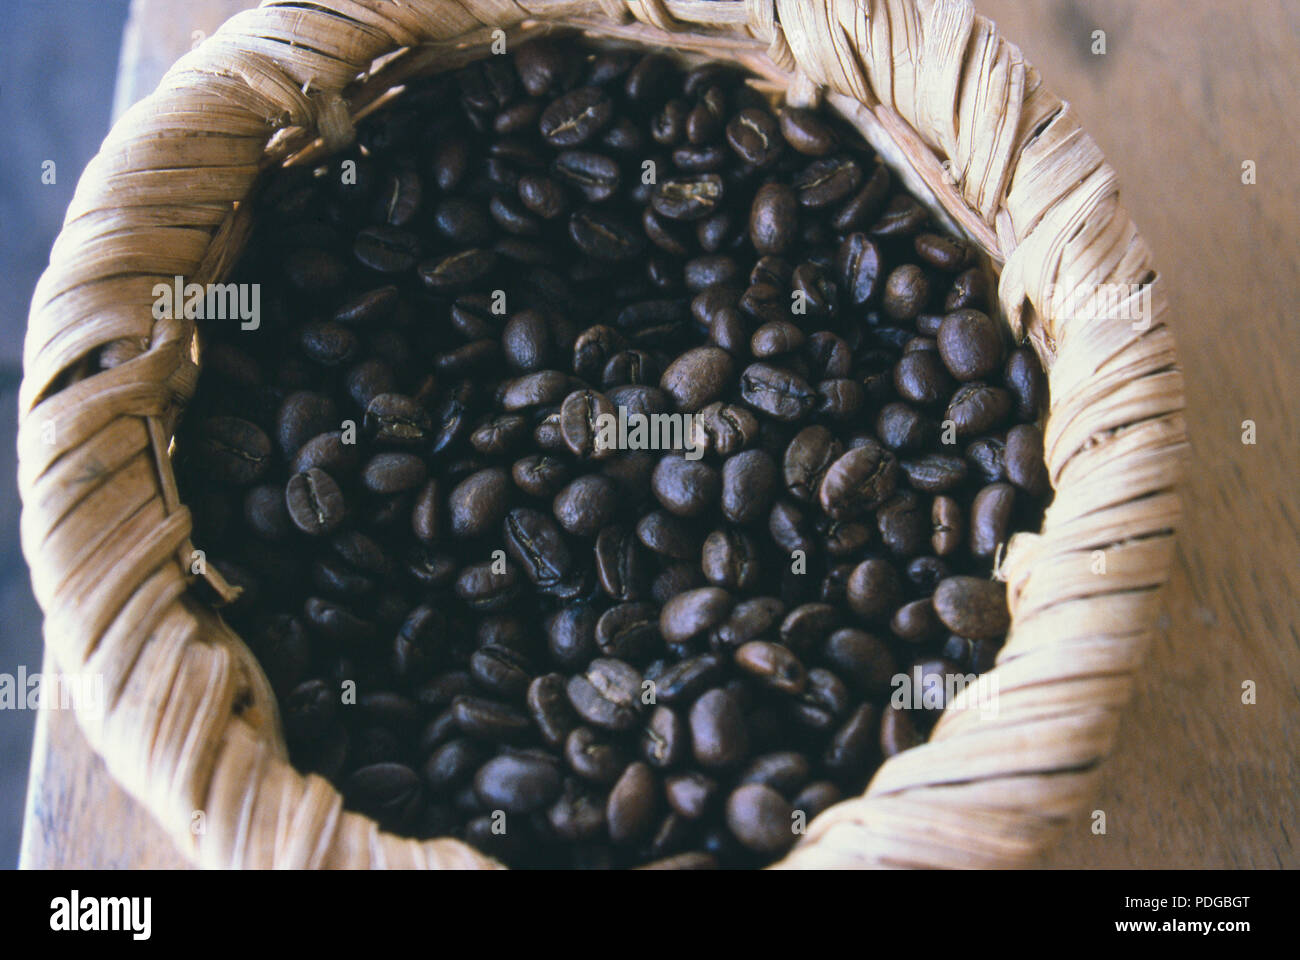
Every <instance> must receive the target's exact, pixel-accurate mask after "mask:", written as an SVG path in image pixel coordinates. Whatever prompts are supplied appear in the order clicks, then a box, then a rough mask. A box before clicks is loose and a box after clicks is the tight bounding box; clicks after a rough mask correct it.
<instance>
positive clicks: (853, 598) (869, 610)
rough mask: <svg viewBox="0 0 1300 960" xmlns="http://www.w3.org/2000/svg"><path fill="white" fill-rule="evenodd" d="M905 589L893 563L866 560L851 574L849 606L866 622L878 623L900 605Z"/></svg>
mask: <svg viewBox="0 0 1300 960" xmlns="http://www.w3.org/2000/svg"><path fill="white" fill-rule="evenodd" d="M902 591H903V585H902V580H901V578H900V577H899V576H898V573H897V571H895V569H894V567H893V565H892V564H890V563H888V562H887V561H885V560H879V559H869V560H863V561H862V562H861V563H860V564H858V565H857V566H856V567H855V568H854V569H853V573H852V574H851V575H850V577H849V584H848V599H849V606H850V607H851V608H852V609H853V612H854V613H856V614H857V615H858V616H859V617H862V618H863V619H864V620H866V621H867V622H869V623H870V622H879V621H881V620H883V619H885V618H886V617H888V616H889V614H890V613H891V612H892V611H893V610H894V608H895V607H897V606H898V602H899V601H900V600H901V599H902Z"/></svg>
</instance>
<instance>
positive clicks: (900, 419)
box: [876, 402, 932, 452]
mask: <svg viewBox="0 0 1300 960" xmlns="http://www.w3.org/2000/svg"><path fill="white" fill-rule="evenodd" d="M931 432H932V426H931V424H930V423H929V422H928V421H927V420H926V418H925V417H924V416H922V415H921V413H920V412H919V411H917V410H915V409H914V408H912V407H909V406H908V405H907V404H905V403H897V402H895V403H888V404H885V406H883V407H881V409H880V415H879V416H878V417H877V418H876V433H877V435H878V436H879V437H880V442H881V443H883V444H884V445H885V446H887V447H888V448H889V449H890V450H893V451H895V452H901V451H904V450H916V449H919V448H920V447H922V446H923V445H924V444H925V443H926V441H927V440H928V439H929V436H930V434H931Z"/></svg>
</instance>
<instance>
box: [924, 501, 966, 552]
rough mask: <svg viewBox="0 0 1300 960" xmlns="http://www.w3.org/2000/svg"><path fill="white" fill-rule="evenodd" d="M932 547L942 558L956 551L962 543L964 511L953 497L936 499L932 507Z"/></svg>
mask: <svg viewBox="0 0 1300 960" xmlns="http://www.w3.org/2000/svg"><path fill="white" fill-rule="evenodd" d="M930 525H931V531H932V532H931V535H930V546H931V547H932V548H933V550H934V552H935V553H936V554H938V555H939V556H941V557H946V556H948V555H949V554H951V553H952V552H953V551H955V550H956V549H957V548H958V547H959V546H961V543H962V539H963V538H962V529H963V523H962V510H961V506H960V505H959V504H958V503H957V501H956V500H954V499H953V498H952V497H935V498H934V503H933V504H932V505H931V507H930Z"/></svg>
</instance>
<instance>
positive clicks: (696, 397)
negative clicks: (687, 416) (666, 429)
mask: <svg viewBox="0 0 1300 960" xmlns="http://www.w3.org/2000/svg"><path fill="white" fill-rule="evenodd" d="M733 370H734V367H733V364H732V360H731V355H730V354H728V353H727V352H726V351H725V350H719V349H718V348H717V347H696V348H695V349H693V350H688V351H686V352H685V353H683V354H682V355H681V356H679V357H678V358H677V359H676V360H674V361H673V362H672V363H670V364H669V365H668V368H667V369H666V370H664V375H663V379H662V380H661V381H660V383H659V386H660V388H661V389H662V390H663V391H664V392H665V393H667V394H668V395H669V396H670V397H671V398H672V400H673V403H674V404H675V406H676V409H678V410H680V411H683V412H687V413H694V412H695V411H697V410H700V409H701V408H703V407H705V406H707V405H709V404H711V403H713V402H714V401H716V400H718V399H719V398H720V397H721V396H722V395H723V394H724V393H725V392H726V391H727V389H728V388H729V386H730V384H731V382H732V378H733V376H734V373H733Z"/></svg>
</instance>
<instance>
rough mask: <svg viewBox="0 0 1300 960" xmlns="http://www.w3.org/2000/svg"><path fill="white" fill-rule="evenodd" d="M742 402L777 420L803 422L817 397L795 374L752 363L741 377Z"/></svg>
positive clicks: (763, 364)
mask: <svg viewBox="0 0 1300 960" xmlns="http://www.w3.org/2000/svg"><path fill="white" fill-rule="evenodd" d="M740 395H741V397H742V398H743V399H744V401H745V402H746V403H747V404H749V405H750V406H751V407H753V408H754V409H755V410H759V411H761V412H763V413H766V414H767V415H768V416H770V417H772V418H773V419H776V420H781V421H784V422H787V423H790V422H794V421H798V420H802V419H803V418H804V417H806V416H807V415H808V414H809V413H811V412H812V410H813V408H814V407H815V406H816V404H817V393H816V391H814V390H813V389H812V387H810V386H808V383H807V381H806V380H804V379H803V378H802V377H800V376H799V375H798V374H795V373H791V372H790V371H788V370H783V369H781V368H780V367H773V366H769V365H767V364H765V363H753V364H750V365H749V366H748V367H747V368H745V372H744V373H742V374H741V377H740Z"/></svg>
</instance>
